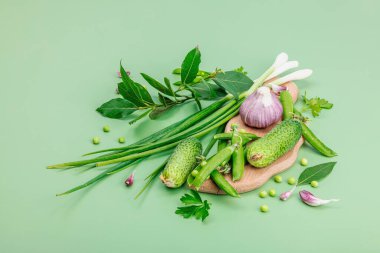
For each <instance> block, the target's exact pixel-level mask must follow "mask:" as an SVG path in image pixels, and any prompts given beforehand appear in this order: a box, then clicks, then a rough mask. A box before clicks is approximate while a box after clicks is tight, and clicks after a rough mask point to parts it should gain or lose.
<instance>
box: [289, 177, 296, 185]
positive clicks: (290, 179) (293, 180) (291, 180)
mask: <svg viewBox="0 0 380 253" xmlns="http://www.w3.org/2000/svg"><path fill="white" fill-rule="evenodd" d="M296 182H297V180H296V179H295V178H294V177H289V178H288V184H290V185H294V184H295V183H296Z"/></svg>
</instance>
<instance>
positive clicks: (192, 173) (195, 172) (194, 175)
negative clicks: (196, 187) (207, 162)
mask: <svg viewBox="0 0 380 253" xmlns="http://www.w3.org/2000/svg"><path fill="white" fill-rule="evenodd" d="M198 173H199V172H198V171H197V170H193V171H192V172H191V175H192V176H193V177H196V176H197V175H198Z"/></svg>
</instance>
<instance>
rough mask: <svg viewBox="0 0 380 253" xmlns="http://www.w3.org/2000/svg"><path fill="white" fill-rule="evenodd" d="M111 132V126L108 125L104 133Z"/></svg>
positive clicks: (104, 128)
mask: <svg viewBox="0 0 380 253" xmlns="http://www.w3.org/2000/svg"><path fill="white" fill-rule="evenodd" d="M109 131H111V128H110V126H108V125H106V126H104V127H103V132H105V133H108V132H109Z"/></svg>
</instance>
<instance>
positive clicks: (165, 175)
mask: <svg viewBox="0 0 380 253" xmlns="http://www.w3.org/2000/svg"><path fill="white" fill-rule="evenodd" d="M201 154H202V144H201V143H200V141H199V140H198V139H196V138H192V137H190V138H187V139H185V140H183V141H181V142H180V143H179V144H178V145H177V147H176V148H175V149H174V152H173V154H172V155H171V156H170V157H169V160H168V163H167V164H166V166H165V168H164V170H163V172H162V173H161V175H160V179H161V181H162V182H163V183H164V184H165V185H166V186H167V187H169V188H178V187H180V186H181V185H183V184H184V183H185V181H186V179H187V176H188V175H189V174H190V172H191V171H192V170H193V169H194V168H195V166H197V157H198V156H200V155H201Z"/></svg>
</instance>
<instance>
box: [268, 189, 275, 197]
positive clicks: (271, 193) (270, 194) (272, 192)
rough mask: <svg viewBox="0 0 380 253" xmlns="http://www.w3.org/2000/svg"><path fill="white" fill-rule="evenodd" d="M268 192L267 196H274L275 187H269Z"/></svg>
mask: <svg viewBox="0 0 380 253" xmlns="http://www.w3.org/2000/svg"><path fill="white" fill-rule="evenodd" d="M268 193H269V196H271V197H275V196H276V190H275V189H270V190H269V192H268Z"/></svg>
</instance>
